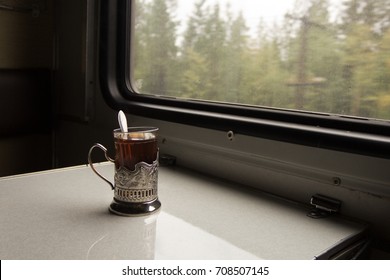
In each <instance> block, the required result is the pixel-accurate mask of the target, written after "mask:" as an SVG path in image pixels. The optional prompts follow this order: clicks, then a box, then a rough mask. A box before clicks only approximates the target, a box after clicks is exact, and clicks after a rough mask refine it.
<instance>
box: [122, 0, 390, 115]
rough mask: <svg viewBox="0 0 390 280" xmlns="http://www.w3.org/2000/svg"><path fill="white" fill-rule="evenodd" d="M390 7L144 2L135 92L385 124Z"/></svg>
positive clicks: (333, 1) (139, 5)
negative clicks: (369, 119)
mask: <svg viewBox="0 0 390 280" xmlns="http://www.w3.org/2000/svg"><path fill="white" fill-rule="evenodd" d="M384 2H386V3H388V2H389V1H358V2H357V1H355V0H349V1H343V2H341V1H338V0H329V1H324V0H305V1H303V0H301V1H296V0H283V1H276V2H272V3H270V2H269V1H251V0H219V1H217V0H192V1H188V0H178V1H172V0H137V1H135V3H134V4H135V5H134V10H133V13H134V17H135V20H134V37H133V40H134V48H133V49H132V50H131V51H133V52H134V56H133V59H134V64H133V67H134V68H133V71H131V72H130V74H131V75H132V77H131V78H132V81H133V88H134V89H135V90H136V91H137V92H138V93H141V94H154V95H158V96H170V97H177V98H182V99H198V100H209V101H216V102H229V103H235V104H237V103H239V104H248V105H255V106H267V107H273V108H287V109H293V110H302V111H312V112H324V113H331V114H339V115H349V116H357V117H363V118H377V119H387V120H388V119H390V65H389V61H390V49H389V48H388V45H389V44H390V29H389V27H390V16H389V13H387V12H386V10H385V9H386V8H387V9H388V6H383V3H384ZM382 6H383V7H382Z"/></svg>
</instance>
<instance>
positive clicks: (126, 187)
mask: <svg viewBox="0 0 390 280" xmlns="http://www.w3.org/2000/svg"><path fill="white" fill-rule="evenodd" d="M157 133H158V128H155V127H129V128H128V131H127V132H122V131H121V129H115V130H114V131H113V135H114V144H115V158H114V159H112V158H110V157H109V156H108V155H107V149H106V148H105V147H104V146H103V145H101V144H99V143H96V144H94V145H93V146H92V147H91V148H90V150H89V153H88V162H89V165H90V167H91V168H92V170H93V171H94V172H95V173H96V174H97V175H98V176H99V177H100V178H102V179H103V180H104V181H105V182H107V183H108V184H109V185H110V186H111V188H112V189H113V190H114V199H113V201H112V203H111V205H110V207H109V210H110V212H112V213H114V214H118V215H122V216H136V215H144V214H149V213H152V212H155V211H156V210H157V209H159V208H160V206H161V203H160V201H159V200H158V195H157V183H158V145H157ZM95 148H100V149H101V150H103V151H104V154H105V157H106V159H107V160H109V161H111V162H113V163H114V165H115V175H114V184H112V183H111V182H110V181H109V180H107V179H106V178H105V177H104V176H102V175H101V174H100V173H99V172H98V171H97V170H96V169H95V168H94V166H93V162H92V160H91V154H92V151H93V150H94V149H95Z"/></svg>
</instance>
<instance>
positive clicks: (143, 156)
mask: <svg viewBox="0 0 390 280" xmlns="http://www.w3.org/2000/svg"><path fill="white" fill-rule="evenodd" d="M115 150H116V153H115V168H116V169H119V168H120V167H126V168H127V169H129V170H131V171H132V170H134V169H135V165H136V164H137V163H139V162H146V163H148V164H152V163H153V162H154V161H156V160H157V140H156V139H145V140H143V139H139V140H138V139H137V140H134V139H119V138H115Z"/></svg>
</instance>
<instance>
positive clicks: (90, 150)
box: [88, 143, 114, 190]
mask: <svg viewBox="0 0 390 280" xmlns="http://www.w3.org/2000/svg"><path fill="white" fill-rule="evenodd" d="M95 148H99V149H101V150H102V151H103V152H104V156H105V157H106V159H107V160H108V161H110V162H114V160H113V159H112V158H110V157H109V156H108V155H107V149H106V147H104V146H103V145H102V144H99V143H96V144H94V145H93V146H92V147H91V148H90V149H89V152H88V163H89V166H90V167H91V169H92V171H93V172H95V174H96V175H98V176H99V177H100V178H101V179H102V180H104V181H105V182H106V183H107V184H109V185H110V187H111V189H112V190H113V189H114V185H113V184H112V183H111V182H110V181H109V180H108V179H107V178H105V177H104V176H103V175H101V174H100V173H99V172H98V171H97V170H96V169H95V167H94V166H93V162H92V159H91V155H92V151H93V149H95Z"/></svg>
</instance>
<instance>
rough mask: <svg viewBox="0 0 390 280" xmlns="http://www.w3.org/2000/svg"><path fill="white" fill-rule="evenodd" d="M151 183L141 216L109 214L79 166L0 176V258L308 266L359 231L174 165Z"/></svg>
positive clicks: (97, 186)
mask: <svg viewBox="0 0 390 280" xmlns="http://www.w3.org/2000/svg"><path fill="white" fill-rule="evenodd" d="M96 168H97V169H98V170H99V172H101V173H102V174H104V175H105V176H107V177H108V178H112V177H113V174H114V167H113V165H112V164H111V163H101V164H96ZM158 176H159V182H158V193H159V199H160V201H161V203H162V207H161V209H160V210H159V211H158V212H157V213H154V214H151V215H148V216H141V217H121V216H117V215H114V214H110V213H109V212H108V206H109V204H110V203H111V201H112V197H113V191H112V190H111V189H110V188H109V186H108V184H106V183H105V182H104V181H102V180H101V179H100V178H98V177H97V176H96V175H95V174H94V173H93V172H92V170H91V169H90V168H89V167H87V166H77V167H72V168H63V169H55V170H50V171H44V172H37V173H30V174H24V175H17V176H10V177H3V178H0V259H60V260H65V259H77V260H80V259H278V260H280V259H313V258H315V257H316V256H318V255H320V254H321V253H322V252H325V251H327V250H329V249H330V248H332V246H334V245H335V244H339V243H340V242H341V241H343V240H346V239H348V238H350V237H352V236H355V235H357V234H358V233H360V232H362V231H363V230H364V228H365V225H362V224H360V223H355V222H351V221H347V220H344V219H341V218H338V217H330V218H326V219H312V218H309V217H307V216H306V214H307V212H308V209H307V208H304V207H302V206H300V205H297V204H293V203H289V202H287V201H283V200H280V199H277V198H274V197H272V196H269V195H265V194H261V193H259V192H258V191H254V190H249V189H246V188H243V187H242V186H237V185H235V184H232V183H228V182H225V181H222V180H218V179H215V178H212V177H208V176H204V175H201V174H198V173H193V172H191V171H188V170H185V169H181V168H178V167H160V168H159V175H158Z"/></svg>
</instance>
